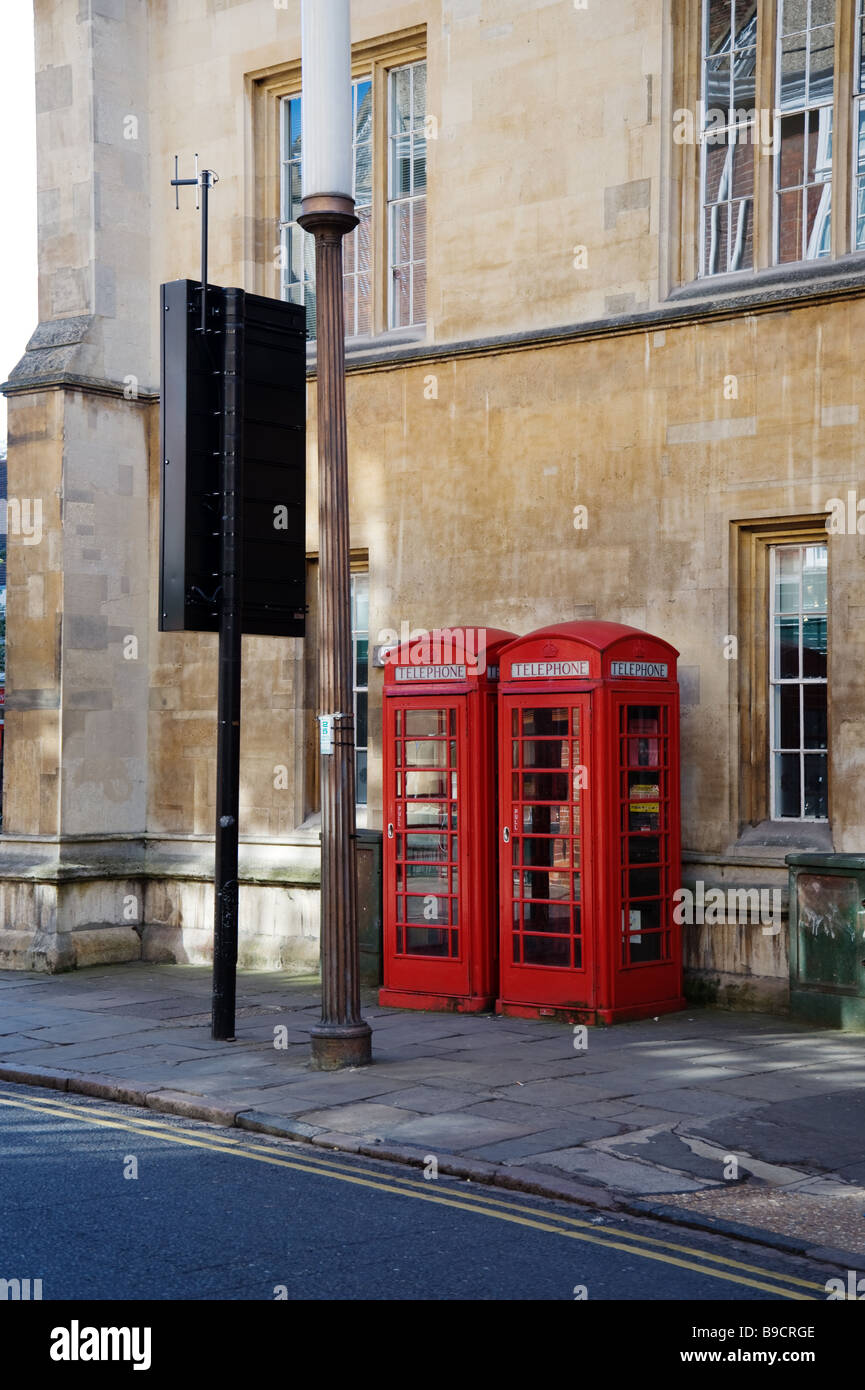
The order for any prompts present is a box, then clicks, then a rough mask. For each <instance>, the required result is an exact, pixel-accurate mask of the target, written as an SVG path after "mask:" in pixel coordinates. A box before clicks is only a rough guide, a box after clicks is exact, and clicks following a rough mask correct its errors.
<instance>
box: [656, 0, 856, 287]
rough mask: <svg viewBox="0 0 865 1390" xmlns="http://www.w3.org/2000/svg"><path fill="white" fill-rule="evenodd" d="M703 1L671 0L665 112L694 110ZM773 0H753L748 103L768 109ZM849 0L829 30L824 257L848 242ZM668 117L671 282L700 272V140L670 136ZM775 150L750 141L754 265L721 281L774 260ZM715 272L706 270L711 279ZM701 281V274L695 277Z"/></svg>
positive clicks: (748, 275)
mask: <svg viewBox="0 0 865 1390" xmlns="http://www.w3.org/2000/svg"><path fill="white" fill-rule="evenodd" d="M703 3H704V0H673V7H672V46H673V54H674V59H673V82H672V92H671V98H672V100H671V107H670V115H671V117H672V111H674V110H679V109H685V110H688V111H692V112H694V113H695V115H696V112H697V110H698V107H697V103H698V101H699V100H700V98H701V95H702V48H703V37H702V35H703V29H702V15H703ZM777 9H778V6H777V0H760V13H759V15H758V22H759V27H758V36H757V94H756V97H755V103H754V104H755V107H756V108H757V109H758V110H760V109H761V108H767V109H768V110H774V109H775V106H776V100H775V97H776V91H775V80H774V79H775V46H776V32H775V31H776V22H777ZM854 11H855V5H854V4H853V3H851V0H841V3H839V4H838V6H837V10H836V32H835V77H836V81H835V128H834V132H833V161H832V197H833V211H832V249H831V254H830V260H832V261H836V260H839V259H841V258H842V257H845V256H847V255H848V254H849V253H850V251H851V248H852V244H853V228H852V221H853V217H852V192H853V144H854V131H853V91H854V87H853V61H854V51H855V47H856V43H855V32H854V18H855V15H854ZM672 129H673V122H672V119H671V120H670V121H669V122H668V130H669V132H670V134H669V137H668V139H669V147H670V150H669V152H668V153H667V152H665V153H666V154H667V158H669V160H670V166H669V168H670V180H669V199H668V203H667V208H666V219H667V227H668V236H667V253H668V256H667V274H668V276H669V283H670V285H671V286H682V287H684V286H689V285H692V283H693V282H695V281H698V279H699V246H698V229H699V226H700V211H701V209H700V147H699V146H698V145H697V144H682V145H677V144H675V143H674V141H673V139H672ZM774 163H775V161H774V156H773V154H772V153H771V150H763V149H762V148H761V147H760V146H759V145H758V146H756V147H755V167H756V177H755V188H754V269H753V270H740V271H736V272H734V273H733V274H732V275H730V274H727V275H725V276H723V277H718V278H723V279H724V280H727V281H729V280H730V279H736V280H739V281H741V282H743V284H744V285H747V284H748V283H750V282H751V281H752V280H753V279H754V278H755V277H758V276H759V273H760V272H761V271H764V270H767V269H769V268H770V267H773V266H774V264H775V262H774ZM814 264H815V263H814V262H801V261H799V262H793V263H791V264H790V265H787V266H782V267H778V268H779V269H781V270H784V271H789V270H790V269H791V267H792V266H796V267H800V268H801V267H802V266H803V265H804V266H807V268H808V269H809V270H811V269H813V267H814ZM713 279H714V277H708V281H709V282H710V283H711V281H712V280H713ZM700 283H701V284H703V283H706V281H704V280H701V281H700Z"/></svg>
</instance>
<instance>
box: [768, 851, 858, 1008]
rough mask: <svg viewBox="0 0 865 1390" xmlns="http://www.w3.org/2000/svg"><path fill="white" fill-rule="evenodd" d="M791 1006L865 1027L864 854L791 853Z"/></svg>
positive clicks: (789, 858)
mask: <svg viewBox="0 0 865 1390" xmlns="http://www.w3.org/2000/svg"><path fill="white" fill-rule="evenodd" d="M787 864H788V867H789V870H790V1009H791V1011H792V1013H794V1014H795V1015H797V1016H798V1017H799V1018H806V1019H810V1020H811V1021H812V1022H814V1023H821V1024H823V1026H824V1027H828V1028H846V1029H849V1030H851V1031H865V854H788V855H787Z"/></svg>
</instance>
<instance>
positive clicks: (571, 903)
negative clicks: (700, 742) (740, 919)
mask: <svg viewBox="0 0 865 1390" xmlns="http://www.w3.org/2000/svg"><path fill="white" fill-rule="evenodd" d="M677 656H678V652H677V651H676V649H675V648H674V647H671V646H670V645H669V643H667V642H664V641H661V640H660V639H659V638H656V637H651V636H650V635H649V634H648V633H646V632H641V631H639V629H637V628H632V627H624V626H622V625H620V624H618V623H605V622H576V623H562V624H561V625H560V626H556V627H549V628H544V629H541V630H540V631H538V632H533V633H530V634H529V635H528V636H527V637H520V638H518V639H517V640H516V641H515V642H512V643H511V644H510V645H509V646H508V647H506V648H505V649H504V651H503V652H501V653H500V658H499V659H500V664H501V675H500V682H499V769H500V772H499V796H500V805H501V822H500V834H499V860H500V882H499V904H500V921H501V951H500V957H501V958H500V992H499V999H498V1001H497V1005H496V1007H497V1010H498V1011H499V1012H501V1013H505V1014H517V1015H520V1016H524V1017H535V1016H537V1015H553V1016H560V1017H565V1018H567V1019H568V1020H569V1021H571V1022H581V1023H614V1022H617V1021H619V1020H623V1019H635V1018H644V1017H646V1016H648V1015H652V1014H657V1013H668V1012H672V1011H674V1010H676V1009H683V1008H685V1007H686V1001H685V1000H684V998H683V997H682V950H681V928H680V927H679V926H678V925H677V924H676V922H675V921H674V916H673V897H672V895H673V893H674V891H675V889H676V888H678V886H679V879H680V861H681V845H680V835H681V831H680V806H679V690H678V682H677V679H676V658H677Z"/></svg>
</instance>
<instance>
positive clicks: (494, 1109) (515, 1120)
mask: <svg viewBox="0 0 865 1390" xmlns="http://www.w3.org/2000/svg"><path fill="white" fill-rule="evenodd" d="M463 1114H465V1115H477V1117H478V1119H481V1120H483V1119H493V1120H504V1121H505V1122H506V1123H507V1124H512V1125H519V1126H520V1127H522V1126H523V1125H524V1124H525V1122H526V1107H525V1106H524V1105H518V1104H517V1103H516V1102H514V1101H507V1100H489V1101H480V1102H479V1103H478V1104H476V1105H470V1106H469V1107H468V1108H467V1109H466V1110H464V1111H463ZM531 1118H532V1123H533V1125H534V1128H535V1129H536V1130H537V1129H540V1128H542V1127H543V1126H544V1125H548V1126H549V1127H550V1128H551V1129H555V1128H557V1127H558V1124H560V1123H561V1118H562V1117H561V1115H557V1112H556V1111H554V1110H549V1109H547V1110H541V1111H537V1110H535V1109H534V1108H533V1109H532V1111H531ZM572 1127H573V1128H574V1129H579V1131H580V1139H581V1141H583V1142H586V1141H588V1140H589V1139H606V1138H607V1137H609V1136H610V1135H616V1134H621V1133H622V1132H623V1126H622V1125H621V1124H619V1123H617V1122H614V1121H612V1120H590V1119H588V1118H586V1119H583V1118H582V1117H579V1118H578V1117H577V1115H576V1113H574V1116H573V1125H572Z"/></svg>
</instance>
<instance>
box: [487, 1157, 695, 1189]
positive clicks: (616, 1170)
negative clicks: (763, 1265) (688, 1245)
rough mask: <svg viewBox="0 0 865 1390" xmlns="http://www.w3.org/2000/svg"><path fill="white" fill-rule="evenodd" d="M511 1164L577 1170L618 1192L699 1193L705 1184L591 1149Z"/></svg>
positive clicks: (593, 1180)
mask: <svg viewBox="0 0 865 1390" xmlns="http://www.w3.org/2000/svg"><path fill="white" fill-rule="evenodd" d="M513 1163H514V1166H521V1165H523V1164H531V1165H532V1166H533V1167H536V1166H538V1165H541V1164H543V1165H548V1166H550V1167H552V1168H561V1169H562V1170H563V1171H564V1172H566V1173H579V1174H580V1175H581V1176H582V1177H583V1178H587V1179H589V1180H591V1181H592V1182H597V1183H599V1184H601V1186H603V1187H607V1188H612V1189H613V1190H615V1191H617V1192H642V1193H652V1192H658V1193H661V1192H664V1193H666V1192H698V1191H699V1190H700V1189H701V1188H702V1187H705V1186H706V1184H705V1182H699V1181H697V1180H695V1179H693V1178H690V1177H686V1176H685V1175H684V1174H682V1175H681V1176H680V1175H679V1174H676V1173H665V1172H662V1171H661V1170H660V1169H658V1168H653V1167H652V1166H651V1165H650V1164H648V1163H646V1164H643V1163H634V1162H628V1160H627V1159H621V1158H614V1157H613V1156H612V1155H611V1154H607V1153H599V1152H597V1150H593V1149H583V1148H572V1149H553V1150H547V1151H546V1152H543V1153H535V1154H531V1155H530V1156H529V1155H527V1156H526V1157H525V1158H518V1159H514V1160H513Z"/></svg>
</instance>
